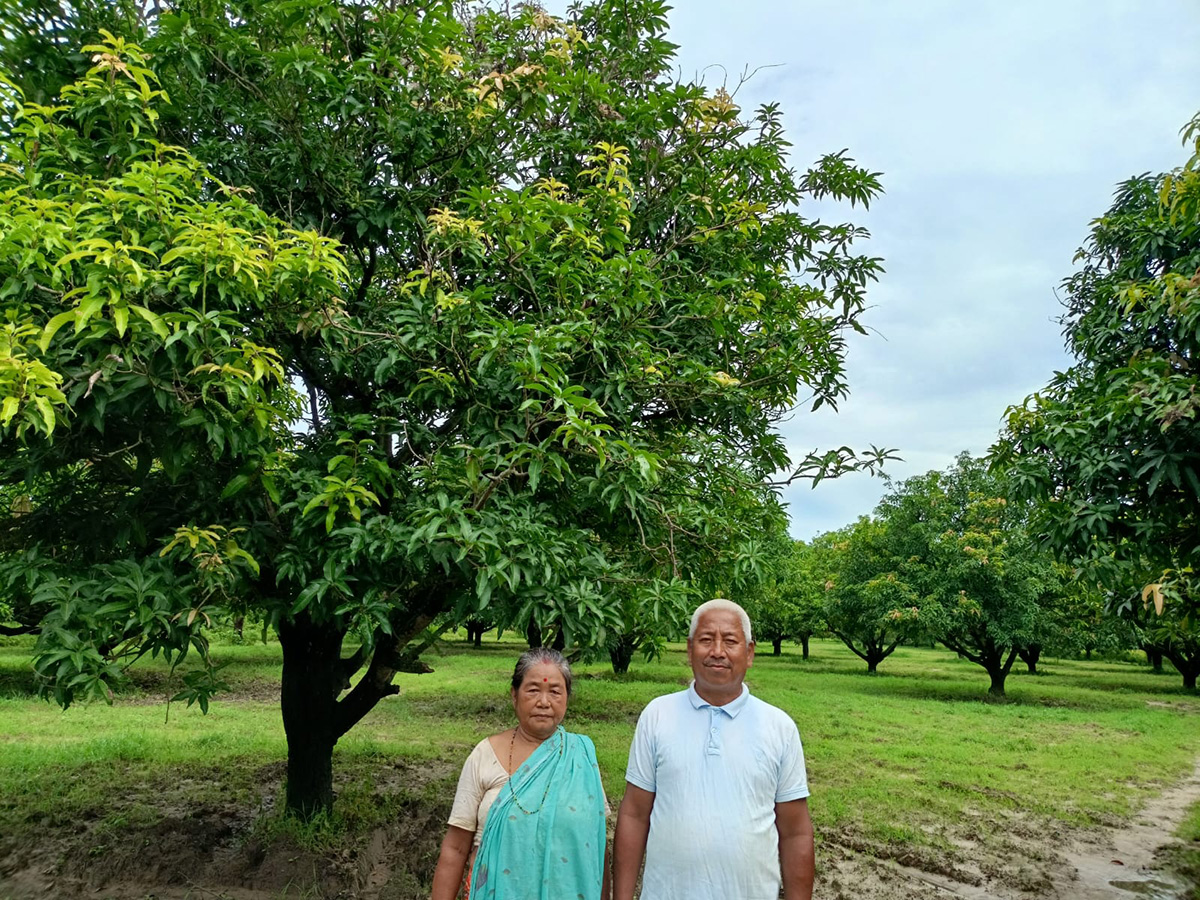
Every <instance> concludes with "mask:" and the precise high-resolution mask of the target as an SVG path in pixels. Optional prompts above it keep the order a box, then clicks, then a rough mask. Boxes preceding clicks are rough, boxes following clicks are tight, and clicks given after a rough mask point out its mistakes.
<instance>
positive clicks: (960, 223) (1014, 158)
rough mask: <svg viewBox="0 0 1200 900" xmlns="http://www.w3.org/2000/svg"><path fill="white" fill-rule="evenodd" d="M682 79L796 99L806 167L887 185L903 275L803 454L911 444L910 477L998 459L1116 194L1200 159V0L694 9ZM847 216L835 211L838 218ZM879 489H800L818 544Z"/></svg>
mask: <svg viewBox="0 0 1200 900" xmlns="http://www.w3.org/2000/svg"><path fill="white" fill-rule="evenodd" d="M671 23H672V28H671V39H672V40H673V41H674V42H675V43H677V44H679V45H680V50H679V54H678V59H679V65H680V70H681V73H682V74H683V75H684V76H685V77H688V78H691V77H693V76H696V75H697V74H699V75H700V76H702V77H703V78H704V80H705V82H706V83H708V84H712V85H718V84H721V83H722V82H724V81H726V80H728V82H729V83H730V84H731V85H733V84H736V83H737V80H738V76H739V75H740V74H741V73H742V72H743V71H744V70H745V69H746V68H747V67H749V68H751V69H754V68H756V67H762V66H771V68H766V69H760V70H759V71H758V73H757V74H756V75H755V76H754V78H753V79H752V80H751V81H750V82H749V83H748V84H746V85H745V86H744V87H742V89H741V91H740V93H739V94H738V98H737V99H738V101H739V103H740V105H741V106H742V107H743V108H747V109H749V108H753V107H754V106H757V105H758V104H759V103H762V102H764V101H768V100H776V101H779V102H780V103H781V105H782V108H783V110H784V113H785V123H786V124H787V126H788V130H789V132H790V137H791V139H792V141H793V143H794V144H795V147H794V150H793V158H794V163H795V164H796V165H797V166H807V164H808V163H810V162H812V161H814V160H815V159H816V158H817V157H819V156H820V155H821V154H823V153H825V152H828V151H833V150H840V149H841V148H843V147H846V148H849V150H850V153H851V155H852V156H854V157H855V158H856V159H857V160H859V161H860V162H861V163H863V164H865V165H867V166H869V167H870V168H871V169H873V170H876V171H880V172H883V173H884V177H883V183H884V187H885V189H886V194H885V195H884V196H883V197H882V198H880V199H879V200H878V201H877V202H876V203H875V204H874V205H873V206H872V208H871V210H870V212H869V213H868V214H867V215H865V216H862V215H861V213H858V214H848V215H850V217H851V218H854V219H855V220H856V221H857V220H859V219H861V221H862V222H863V224H865V225H867V227H869V228H870V230H871V232H872V235H873V237H872V240H871V243H870V245H869V249H870V252H871V253H872V254H873V255H877V256H882V257H883V258H884V261H885V263H884V264H885V266H886V269H887V273H886V275H885V276H884V277H883V279H882V280H881V282H880V283H879V284H878V285H877V286H875V287H874V288H873V289H872V290H871V291H870V294H869V297H870V300H871V303H872V304H873V307H874V308H873V309H872V310H871V311H870V312H869V314H868V317H867V319H866V320H865V321H866V324H867V325H868V326H869V328H870V329H872V334H871V335H870V336H869V337H866V338H856V339H855V340H854V342H853V343H852V345H851V353H850V357H849V360H848V369H849V379H850V386H851V397H850V399H849V401H847V402H846V403H845V404H843V406H842V408H841V410H840V412H839V413H837V414H836V415H834V414H830V415H826V414H817V415H812V414H809V413H807V412H797V414H796V415H795V416H794V417H793V418H792V420H791V421H790V422H789V423H788V424H787V425H786V426H785V434H786V435H787V438H788V442H789V446H791V447H792V449H793V450H794V451H795V454H796V455H798V454H800V453H801V452H803V451H806V450H811V449H814V448H818V447H819V448H827V447H830V446H840V445H842V444H848V445H850V446H853V447H863V446H866V445H867V444H876V445H878V446H882V447H894V448H896V449H897V450H898V451H899V452H900V454H901V455H902V456H903V457H904V461H903V462H902V463H898V464H895V465H893V466H891V467H890V470H889V471H890V474H891V475H892V476H893V477H897V478H903V477H906V476H908V475H911V474H917V473H921V472H925V471H927V470H928V469H931V468H941V467H944V466H946V465H948V464H949V463H950V462H951V460H952V459H953V457H954V455H955V454H956V453H958V452H959V451H961V450H969V451H971V452H973V453H976V454H980V453H983V452H985V451H986V450H987V448H988V446H989V445H990V444H991V443H992V441H993V440H994V438H995V436H996V434H997V431H998V429H999V426H1000V421H1001V417H1002V415H1003V413H1004V409H1005V407H1006V406H1008V405H1009V404H1012V403H1019V402H1020V401H1021V400H1023V399H1024V398H1025V397H1026V396H1027V395H1028V394H1030V393H1032V392H1033V391H1035V390H1037V389H1038V388H1039V387H1041V386H1042V385H1044V384H1045V383H1046V382H1047V381H1048V380H1049V378H1050V377H1051V375H1052V373H1053V371H1054V370H1055V369H1059V368H1064V367H1065V365H1066V364H1067V359H1066V357H1065V355H1064V353H1063V351H1062V341H1061V337H1060V334H1059V326H1058V325H1057V324H1056V322H1055V318H1056V316H1057V315H1058V311H1059V304H1058V299H1057V297H1056V295H1055V289H1056V287H1057V285H1058V284H1059V282H1061V280H1062V279H1063V278H1064V277H1065V276H1066V275H1068V274H1069V273H1070V271H1071V259H1072V256H1073V255H1074V252H1075V250H1076V248H1078V247H1079V245H1080V244H1081V243H1082V242H1083V239H1084V238H1085V236H1086V234H1087V227H1088V222H1089V221H1090V220H1091V219H1093V218H1094V217H1096V216H1098V215H1100V214H1102V213H1103V212H1104V211H1105V210H1106V209H1107V208H1108V204H1109V201H1110V199H1111V196H1112V192H1113V189H1114V186H1115V185H1116V183H1117V182H1119V181H1121V180H1122V179H1124V178H1126V177H1128V176H1130V175H1133V174H1138V173H1141V172H1146V171H1162V170H1165V169H1169V168H1171V167H1173V166H1175V165H1178V164H1180V163H1181V162H1183V160H1184V159H1185V158H1186V154H1185V152H1184V150H1183V149H1182V146H1181V144H1180V138H1179V129H1180V128H1181V127H1182V126H1183V125H1184V124H1185V123H1186V122H1187V121H1188V120H1189V119H1190V118H1191V117H1192V115H1193V114H1195V113H1196V112H1197V110H1200V52H1197V49H1196V48H1197V47H1200V4H1198V3H1196V2H1195V0H1126V2H1108V0H1086V2H1085V0H1053V2H1045V0H1039V2H1029V0H987V2H968V0H906V2H900V0H839V2H836V3H830V2H810V0H738V2H736V3H731V2H729V0H677V3H676V8H675V10H674V11H673V12H672V13H671ZM827 212H831V211H829V210H822V215H825V214H826V213H827ZM882 489H883V485H882V482H880V481H879V480H877V479H872V478H870V477H867V476H853V477H849V478H844V479H841V480H839V481H837V482H832V483H831V482H824V483H822V484H821V485H820V486H819V487H818V488H817V489H816V490H810V489H809V488H808V487H807V486H797V487H793V488H791V489H789V490H788V491H787V492H786V499H787V501H788V503H789V510H790V513H791V518H792V533H793V534H794V535H795V536H796V537H800V538H809V537H811V536H813V535H814V534H817V533H819V532H822V531H827V530H829V529H832V528H837V527H840V526H841V525H843V524H846V523H847V522H850V521H852V520H853V519H854V518H856V517H857V516H858V515H861V514H863V513H867V512H870V510H871V509H872V507H873V506H874V505H875V503H876V502H877V501H878V499H879V497H880V494H881V492H882Z"/></svg>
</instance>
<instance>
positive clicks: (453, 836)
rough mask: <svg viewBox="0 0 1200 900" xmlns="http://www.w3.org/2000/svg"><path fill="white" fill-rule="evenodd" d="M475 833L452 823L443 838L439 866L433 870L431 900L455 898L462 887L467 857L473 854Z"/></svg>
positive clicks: (451, 899) (450, 899)
mask: <svg viewBox="0 0 1200 900" xmlns="http://www.w3.org/2000/svg"><path fill="white" fill-rule="evenodd" d="M474 839H475V835H474V834H472V833H471V832H469V831H467V830H465V829H463V828H459V827H458V826H457V825H451V826H449V827H448V828H447V829H446V836H445V838H443V839H442V852H441V854H440V855H439V856H438V862H437V868H436V869H434V871H433V892H432V894H430V900H455V898H456V897H457V896H458V889H459V888H460V887H462V882H463V873H464V872H465V871H466V868H467V857H469V856H470V855H471V842H472V841H473V840H474Z"/></svg>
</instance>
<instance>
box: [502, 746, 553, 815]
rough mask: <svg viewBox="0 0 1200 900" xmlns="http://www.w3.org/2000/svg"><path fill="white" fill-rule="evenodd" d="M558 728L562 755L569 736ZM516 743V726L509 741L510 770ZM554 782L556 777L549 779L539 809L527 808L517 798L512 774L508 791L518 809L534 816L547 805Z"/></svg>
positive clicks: (509, 777)
mask: <svg viewBox="0 0 1200 900" xmlns="http://www.w3.org/2000/svg"><path fill="white" fill-rule="evenodd" d="M557 730H558V755H559V756H562V755H563V748H564V747H565V746H566V743H567V737H566V733H565V732H564V731H563V730H562V729H561V728H559V729H557ZM516 745H517V729H515V728H514V729H513V733H512V740H510V741H509V742H508V768H509V770H510V771H511V770H512V761H513V748H514V747H516ZM512 774H513V775H515V774H516V773H515V772H513V773H512ZM552 784H554V779H553V778H550V779H547V781H546V790H544V791H542V802H541V803H539V804H538V807H537V809H526V808H525V807H523V806H522V805H521V801H520V800H519V799H517V791H516V789H515V788H514V787H513V786H512V775H509V776H508V792H509V793H510V794H512V798H513V803H515V804H517V809H519V810H520V811H521V812H523V813H525V815H527V816H532V815H533V814H534V813H537V812H541V811H542V807H543V806H545V805H546V798H547V797H548V796H549V795H550V786H551V785H552Z"/></svg>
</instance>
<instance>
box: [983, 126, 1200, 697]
mask: <svg viewBox="0 0 1200 900" xmlns="http://www.w3.org/2000/svg"><path fill="white" fill-rule="evenodd" d="M1188 137H1189V140H1191V141H1193V142H1195V141H1196V140H1197V139H1198V137H1200V119H1198V120H1197V121H1195V122H1193V123H1192V125H1191V126H1190V127H1189V129H1188ZM1197 146H1198V147H1200V144H1198V145H1197ZM1198 159H1200V153H1198V155H1197V156H1193V158H1192V159H1191V160H1190V161H1189V163H1188V164H1187V165H1186V166H1185V167H1184V168H1183V169H1182V170H1179V171H1177V172H1174V173H1171V174H1168V175H1159V176H1149V175H1143V176H1139V177H1136V178H1132V179H1130V180H1128V181H1126V182H1125V183H1123V184H1122V185H1121V186H1120V187H1119V189H1118V191H1117V194H1116V199H1115V201H1114V203H1113V205H1112V207H1111V208H1110V209H1109V211H1108V212H1107V213H1106V214H1105V215H1103V216H1101V217H1100V218H1098V219H1096V220H1095V221H1094V222H1093V223H1092V231H1091V234H1090V235H1089V237H1088V240H1087V243H1086V244H1085V245H1084V247H1083V248H1082V249H1081V250H1080V251H1079V253H1078V254H1077V256H1076V259H1077V260H1078V261H1081V262H1082V267H1081V268H1080V270H1079V271H1078V272H1077V273H1076V274H1074V275H1073V276H1071V277H1070V278H1068V279H1066V281H1065V282H1064V289H1065V300H1064V304H1065V306H1066V312H1065V313H1064V315H1063V318H1062V324H1063V329H1064V334H1065V336H1066V340H1067V346H1068V349H1069V350H1070V351H1071V353H1072V354H1073V356H1074V357H1075V364H1074V365H1073V366H1071V367H1070V368H1069V369H1067V370H1066V371H1064V372H1061V373H1059V374H1057V375H1056V376H1055V377H1054V379H1053V380H1052V381H1051V382H1050V383H1049V384H1048V385H1047V386H1046V387H1045V388H1044V389H1043V390H1041V391H1039V392H1038V393H1036V394H1034V395H1032V396H1031V397H1029V398H1027V399H1026V400H1025V402H1024V404H1023V405H1021V406H1019V407H1013V408H1011V409H1010V410H1009V412H1008V418H1007V426H1006V431H1005V433H1004V434H1003V435H1002V437H1001V439H1000V441H999V442H998V443H997V444H996V446H995V447H994V448H993V450H992V452H993V455H994V458H995V461H996V466H997V467H998V468H1001V469H1003V470H1005V471H1007V472H1008V474H1009V478H1010V480H1011V482H1012V483H1013V485H1014V486H1015V487H1016V489H1018V490H1019V491H1021V492H1022V493H1023V495H1024V496H1027V497H1031V498H1034V499H1036V500H1037V501H1039V516H1038V521H1037V528H1038V529H1039V530H1040V531H1042V532H1044V534H1045V535H1046V537H1047V540H1048V541H1049V542H1050V543H1051V544H1052V545H1053V546H1054V547H1056V548H1057V549H1058V551H1059V552H1060V553H1061V554H1063V555H1064V557H1066V558H1070V559H1076V560H1078V563H1079V566H1080V567H1081V568H1082V569H1083V570H1084V571H1085V577H1088V578H1090V579H1092V580H1094V581H1095V582H1097V583H1098V584H1100V585H1101V586H1102V587H1103V588H1104V589H1105V590H1106V591H1107V592H1108V593H1110V594H1111V596H1112V597H1113V598H1114V600H1115V605H1116V607H1117V608H1118V609H1120V610H1124V611H1125V612H1128V611H1129V610H1131V609H1132V607H1134V606H1135V605H1139V604H1140V605H1142V606H1145V607H1147V608H1153V610H1154V616H1153V618H1152V619H1151V620H1149V621H1148V622H1147V626H1146V631H1147V634H1148V635H1149V637H1150V641H1151V644H1152V645H1153V646H1157V647H1161V649H1162V652H1163V653H1164V654H1165V655H1166V656H1168V657H1169V658H1170V659H1171V661H1172V662H1173V663H1174V664H1175V666H1176V668H1177V669H1179V671H1180V672H1181V673H1182V675H1183V680H1184V684H1185V686H1186V687H1188V688H1195V686H1196V677H1197V674H1200V578H1198V577H1197V575H1196V561H1197V554H1198V553H1200V544H1198V542H1197V535H1198V534H1200V517H1198V514H1197V511H1198V510H1200V454H1197V452H1196V448H1197V447H1198V446H1200V417H1198V416H1197V411H1198V410H1200V393H1198V391H1197V388H1198V387H1200V371H1198V370H1197V367H1196V360H1197V358H1198V357H1200V302H1198V301H1200V282H1197V279H1196V272H1197V270H1198V269H1200V173H1198V172H1197V160H1198Z"/></svg>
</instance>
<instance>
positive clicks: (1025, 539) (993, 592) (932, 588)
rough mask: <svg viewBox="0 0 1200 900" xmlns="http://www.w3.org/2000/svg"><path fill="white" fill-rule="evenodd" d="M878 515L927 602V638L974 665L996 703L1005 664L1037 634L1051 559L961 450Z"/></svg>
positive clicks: (894, 496) (896, 494) (1020, 510)
mask: <svg viewBox="0 0 1200 900" xmlns="http://www.w3.org/2000/svg"><path fill="white" fill-rule="evenodd" d="M879 513H880V515H881V516H882V517H883V518H884V519H885V520H886V521H887V522H888V524H889V526H890V527H891V528H893V529H895V535H894V540H895V542H896V543H895V544H894V546H895V547H896V548H897V555H898V556H900V555H904V556H906V557H907V558H908V559H909V562H908V563H907V564H906V565H905V571H906V573H907V574H908V577H909V578H910V580H911V583H912V584H914V585H916V586H918V592H919V593H920V595H921V596H923V597H925V598H928V600H930V601H932V602H929V603H926V604H925V605H923V606H922V609H921V612H922V616H923V617H924V618H925V620H926V622H927V625H928V627H929V629H930V633H931V634H933V635H935V636H936V637H937V639H938V640H939V641H941V642H942V643H943V644H945V645H946V646H947V647H948V648H949V649H951V650H953V651H955V652H956V653H959V654H960V655H962V656H963V657H965V658H967V659H969V660H970V661H971V662H973V663H976V664H977V665H979V666H982V667H983V668H984V669H985V670H986V671H987V673H988V677H989V679H990V681H991V684H990V686H989V688H988V693H989V694H991V695H992V696H996V697H1002V696H1004V683H1005V679H1006V678H1007V677H1008V673H1009V671H1010V670H1011V668H1012V665H1013V662H1014V661H1015V660H1016V658H1017V655H1018V653H1019V652H1020V651H1021V649H1022V648H1025V647H1028V646H1029V645H1030V644H1031V643H1033V642H1034V638H1035V637H1036V634H1037V623H1038V621H1039V616H1040V606H1039V602H1038V601H1039V598H1040V597H1042V596H1043V595H1044V594H1045V593H1046V592H1047V591H1048V590H1050V589H1052V587H1053V585H1054V578H1053V562H1052V560H1051V559H1050V558H1049V557H1048V556H1047V555H1046V554H1045V553H1044V552H1042V551H1040V550H1039V549H1038V548H1037V546H1036V545H1035V543H1034V542H1033V540H1032V539H1031V538H1030V537H1029V535H1028V533H1027V531H1026V529H1025V523H1026V519H1027V516H1028V512H1027V510H1026V509H1025V508H1024V507H1023V506H1021V505H1020V504H1015V503H1010V502H1009V501H1008V499H1007V491H1006V486H1005V485H1004V483H1003V482H1002V480H1001V479H1000V478H998V477H997V476H994V475H992V474H989V473H988V471H987V468H986V465H985V463H984V462H983V461H982V460H978V459H973V458H972V457H971V456H970V455H968V454H966V453H963V454H961V455H960V456H959V457H958V459H957V461H956V463H955V465H954V466H952V467H951V468H950V469H948V470H946V471H945V472H936V471H935V472H929V473H927V474H925V475H920V476H916V477H914V478H909V479H907V480H905V481H904V482H903V483H901V484H900V485H898V486H897V487H896V489H895V490H894V491H892V492H891V493H890V494H889V495H888V496H887V497H886V498H885V499H884V501H883V502H882V503H881V504H880V507H879Z"/></svg>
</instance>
